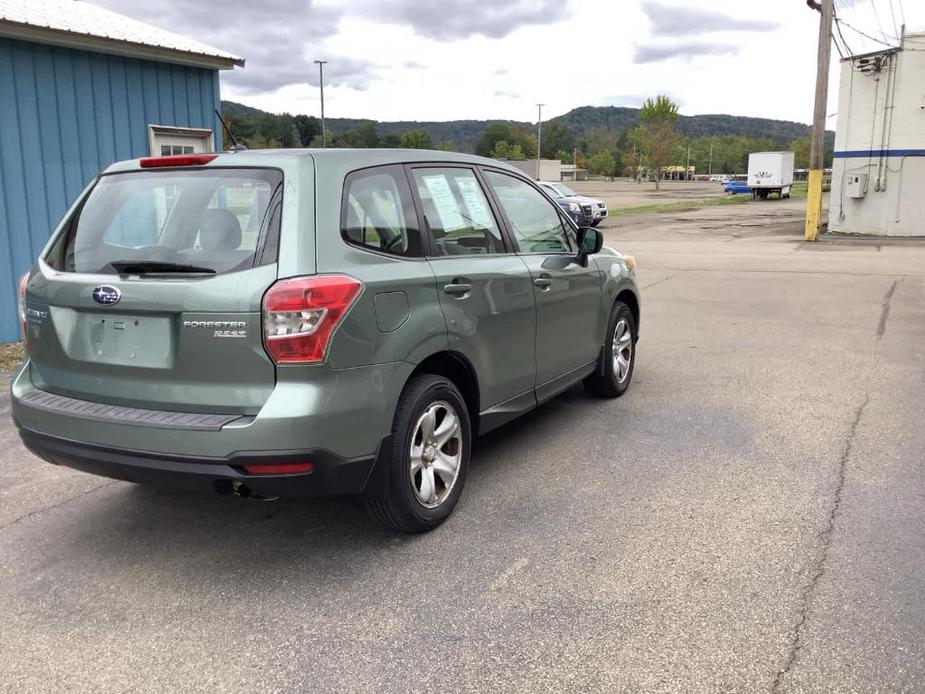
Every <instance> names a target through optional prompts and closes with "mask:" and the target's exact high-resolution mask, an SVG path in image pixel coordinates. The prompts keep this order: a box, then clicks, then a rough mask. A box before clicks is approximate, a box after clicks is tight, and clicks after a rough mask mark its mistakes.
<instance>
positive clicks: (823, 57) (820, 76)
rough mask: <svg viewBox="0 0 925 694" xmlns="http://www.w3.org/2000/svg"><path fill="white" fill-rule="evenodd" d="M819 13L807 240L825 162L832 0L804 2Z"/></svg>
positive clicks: (816, 216)
mask: <svg viewBox="0 0 925 694" xmlns="http://www.w3.org/2000/svg"><path fill="white" fill-rule="evenodd" d="M807 4H809V5H810V7H812V8H813V9H817V10H819V12H820V16H819V46H818V48H817V56H816V105H815V107H814V111H813V132H812V141H811V145H810V149H809V188H808V190H807V192H806V230H805V234H804V237H805V239H806V240H807V241H815V240H816V239H817V238H819V227H820V225H821V223H822V169H823V164H824V162H825V115H826V113H825V112H826V106H827V104H828V99H829V64H830V62H831V58H832V17H833V16H834V14H835V10H834V6H835V0H822V2H821V3H816V2H809V3H807Z"/></svg>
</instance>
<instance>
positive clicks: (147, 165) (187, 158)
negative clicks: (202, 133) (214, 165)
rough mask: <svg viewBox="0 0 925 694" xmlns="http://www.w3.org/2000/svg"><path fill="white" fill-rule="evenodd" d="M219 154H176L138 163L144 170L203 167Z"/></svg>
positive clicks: (145, 159) (147, 159)
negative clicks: (169, 167) (162, 167)
mask: <svg viewBox="0 0 925 694" xmlns="http://www.w3.org/2000/svg"><path fill="white" fill-rule="evenodd" d="M217 156H218V155H217V154H175V155H173V156H170V157H145V158H144V159H140V160H139V161H138V165H139V166H141V168H143V169H156V168H158V167H161V166H201V165H203V164H208V163H209V162H210V161H212V160H213V159H215V157H217Z"/></svg>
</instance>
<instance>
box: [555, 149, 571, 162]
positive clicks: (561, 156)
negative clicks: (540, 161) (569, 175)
mask: <svg viewBox="0 0 925 694" xmlns="http://www.w3.org/2000/svg"><path fill="white" fill-rule="evenodd" d="M556 159H558V160H559V161H561V162H562V163H563V164H571V163H572V150H570V149H568V150H566V149H560V150H556Z"/></svg>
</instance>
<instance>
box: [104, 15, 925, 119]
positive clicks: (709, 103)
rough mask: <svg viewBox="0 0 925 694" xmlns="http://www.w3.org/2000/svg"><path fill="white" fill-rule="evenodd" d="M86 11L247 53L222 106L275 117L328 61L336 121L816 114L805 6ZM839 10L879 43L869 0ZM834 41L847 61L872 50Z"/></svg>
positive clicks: (296, 105)
mask: <svg viewBox="0 0 925 694" xmlns="http://www.w3.org/2000/svg"><path fill="white" fill-rule="evenodd" d="M94 1H95V2H97V3H98V4H101V5H103V6H106V7H109V8H111V9H115V10H116V11H120V12H123V13H125V14H128V15H130V16H134V17H137V18H139V19H142V20H145V21H151V22H153V23H155V24H157V25H158V26H160V27H162V28H165V29H169V30H173V31H180V32H181V33H184V28H185V27H190V28H191V29H190V31H188V32H186V33H190V34H191V35H193V36H194V37H195V38H198V39H200V40H203V41H206V42H208V43H212V44H213V45H215V46H217V47H219V48H224V49H226V50H229V51H233V52H235V53H238V54H241V55H243V56H244V57H245V58H246V59H247V67H246V68H245V69H244V70H236V71H235V72H234V73H223V75H222V85H223V96H224V97H225V98H229V99H234V100H239V101H242V102H244V103H247V104H250V105H253V106H257V107H259V108H264V109H267V110H271V111H277V112H279V111H289V112H291V113H300V112H301V113H318V111H319V106H318V89H317V87H316V86H314V85H317V68H316V66H314V65H312V63H311V61H312V60H313V59H316V58H321V59H327V60H328V61H329V63H328V65H326V66H325V78H326V79H325V82H326V84H325V112H326V115H329V116H349V117H364V118H375V119H378V120H450V119H456V118H473V119H487V118H506V119H507V118H509V119H514V120H525V121H532V120H535V118H536V103H537V102H543V103H545V104H546V106H545V107H544V109H543V114H544V117H551V116H554V115H558V114H561V113H565V112H566V111H568V110H570V109H572V108H574V107H577V106H582V105H587V104H595V105H603V104H606V103H613V104H618V105H638V102H640V101H641V100H642V97H644V96H651V95H654V94H657V93H667V94H670V95H672V97H673V98H675V99H676V100H677V101H678V102H679V103H680V104H682V113H685V114H691V115H692V114H697V113H731V114H735V115H748V116H759V117H769V118H782V119H787V120H796V121H802V122H809V121H810V119H811V117H812V98H813V92H814V81H815V69H814V61H815V58H816V36H817V31H818V14H817V13H815V12H813V11H812V10H810V9H809V8H808V7H807V6H806V4H805V3H804V2H802V1H801V0H792V1H791V2H786V3H783V2H780V3H774V12H773V13H772V16H771V17H769V16H768V12H767V8H768V5H767V3H766V2H758V1H757V0H745V2H739V3H737V4H729V3H727V2H719V1H718V0H713V2H704V1H702V0H664V2H662V0H654V1H653V0H621V1H620V2H604V1H603V0H572V1H571V2H567V1H566V0H561V1H558V2H552V3H550V2H545V3H544V2H526V1H525V0H500V1H499V2H496V3H494V4H490V5H489V4H487V3H486V4H482V5H479V4H474V3H472V2H471V0H465V1H463V0H431V2H430V3H428V4H427V5H426V8H427V9H426V11H420V10H419V8H420V7H423V5H422V4H420V3H417V2H411V0H385V1H382V2H379V1H376V0H314V1H307V0H267V1H266V2H263V3H253V2H247V1H245V0H161V1H160V2H158V3H151V2H150V0H94ZM878 4H879V6H880V14H879V19H880V22H881V24H883V29H884V33H888V34H892V33H894V27H893V22H892V19H891V17H890V15H889V4H888V3H885V2H879V3H878ZM894 4H896V3H894ZM905 5H906V8H905V9H906V21H907V24H908V25H909V27H910V28H911V29H915V28H918V29H919V30H925V3H912V2H906V3H905ZM839 7H840V9H839V14H840V16H842V19H843V20H844V21H847V22H849V23H851V24H853V25H855V26H857V27H858V28H860V29H862V30H864V31H866V32H868V33H870V34H871V35H873V36H881V33H880V31H879V27H878V24H877V21H876V19H877V18H876V17H874V15H873V13H872V10H871V6H870V3H869V2H865V3H858V4H856V5H855V6H853V7H851V6H849V5H848V4H847V3H846V2H840V3H839ZM416 8H417V9H416ZM193 28H195V29H193ZM843 30H844V33H845V37H846V39H847V40H848V43H849V45H851V48H852V49H853V50H855V51H857V52H860V50H875V49H876V48H877V44H876V43H874V42H871V41H869V40H868V39H863V37H860V36H858V35H856V34H852V33H851V32H850V31H849V30H847V29H844V28H843ZM836 58H837V56H836ZM640 59H642V60H640ZM634 61H640V62H638V63H637V62H634ZM836 74H837V62H833V75H836ZM831 85H832V93H831V96H830V104H834V103H836V97H837V94H836V93H835V90H836V89H837V79H833V80H832V83H831ZM614 95H618V96H614ZM619 95H624V96H619ZM630 95H638V96H639V99H638V101H637V102H636V103H633V98H635V97H633V96H630ZM610 99H612V100H610ZM833 110H834V109H833Z"/></svg>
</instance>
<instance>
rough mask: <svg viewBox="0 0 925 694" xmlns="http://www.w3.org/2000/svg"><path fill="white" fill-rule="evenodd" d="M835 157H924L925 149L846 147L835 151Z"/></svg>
mask: <svg viewBox="0 0 925 694" xmlns="http://www.w3.org/2000/svg"><path fill="white" fill-rule="evenodd" d="M832 156H833V157H834V158H836V159H868V158H870V157H925V149H848V150H844V151H842V152H835V153H834V154H833V155H832Z"/></svg>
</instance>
